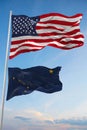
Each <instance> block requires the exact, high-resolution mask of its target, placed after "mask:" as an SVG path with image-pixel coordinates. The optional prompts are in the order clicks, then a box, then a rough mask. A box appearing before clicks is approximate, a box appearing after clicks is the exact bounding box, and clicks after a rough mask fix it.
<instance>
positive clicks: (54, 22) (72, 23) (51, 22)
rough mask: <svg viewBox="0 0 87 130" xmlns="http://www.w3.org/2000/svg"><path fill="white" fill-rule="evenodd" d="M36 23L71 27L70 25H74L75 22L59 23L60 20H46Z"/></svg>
mask: <svg viewBox="0 0 87 130" xmlns="http://www.w3.org/2000/svg"><path fill="white" fill-rule="evenodd" d="M38 23H40V24H48V23H50V24H59V25H66V26H72V25H74V24H76V23H77V21H76V22H68V21H61V20H47V21H44V22H38Z"/></svg>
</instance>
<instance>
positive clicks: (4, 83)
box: [0, 11, 12, 130]
mask: <svg viewBox="0 0 87 130" xmlns="http://www.w3.org/2000/svg"><path fill="white" fill-rule="evenodd" d="M11 16H12V11H10V16H9V25H8V37H7V47H6V57H5V66H4V79H3V90H2V103H1V120H0V130H2V126H3V115H4V104H5V91H6V74H7V67H8V52H9V42H10V27H11Z"/></svg>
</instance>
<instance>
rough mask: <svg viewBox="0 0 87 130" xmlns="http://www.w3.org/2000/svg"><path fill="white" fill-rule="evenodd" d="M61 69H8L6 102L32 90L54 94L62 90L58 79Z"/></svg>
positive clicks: (41, 67)
mask: <svg viewBox="0 0 87 130" xmlns="http://www.w3.org/2000/svg"><path fill="white" fill-rule="evenodd" d="M60 70H61V67H56V68H53V69H51V68H47V67H44V66H36V67H31V68H27V69H20V68H8V78H9V80H8V92H7V100H9V99H11V98H13V97H14V96H19V95H26V94H29V93H31V92H33V91H34V90H37V91H41V92H44V93H54V92H57V91H60V90H62V82H61V81H60V79H59V71H60Z"/></svg>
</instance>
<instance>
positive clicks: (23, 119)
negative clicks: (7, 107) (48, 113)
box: [15, 116, 31, 122]
mask: <svg viewBox="0 0 87 130" xmlns="http://www.w3.org/2000/svg"><path fill="white" fill-rule="evenodd" d="M15 119H19V120H22V121H25V122H27V121H30V120H31V118H27V117H22V116H16V117H15Z"/></svg>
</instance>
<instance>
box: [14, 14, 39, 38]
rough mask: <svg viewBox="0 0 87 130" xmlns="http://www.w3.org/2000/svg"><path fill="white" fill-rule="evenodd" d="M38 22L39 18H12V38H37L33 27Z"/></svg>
mask: <svg viewBox="0 0 87 130" xmlns="http://www.w3.org/2000/svg"><path fill="white" fill-rule="evenodd" d="M39 20H40V18H39V16H36V17H28V16H25V15H18V16H15V15H13V16H12V37H19V36H27V35H28V36H29V35H30V36H37V35H38V34H37V33H36V30H35V27H36V24H37V22H38V21H39Z"/></svg>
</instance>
